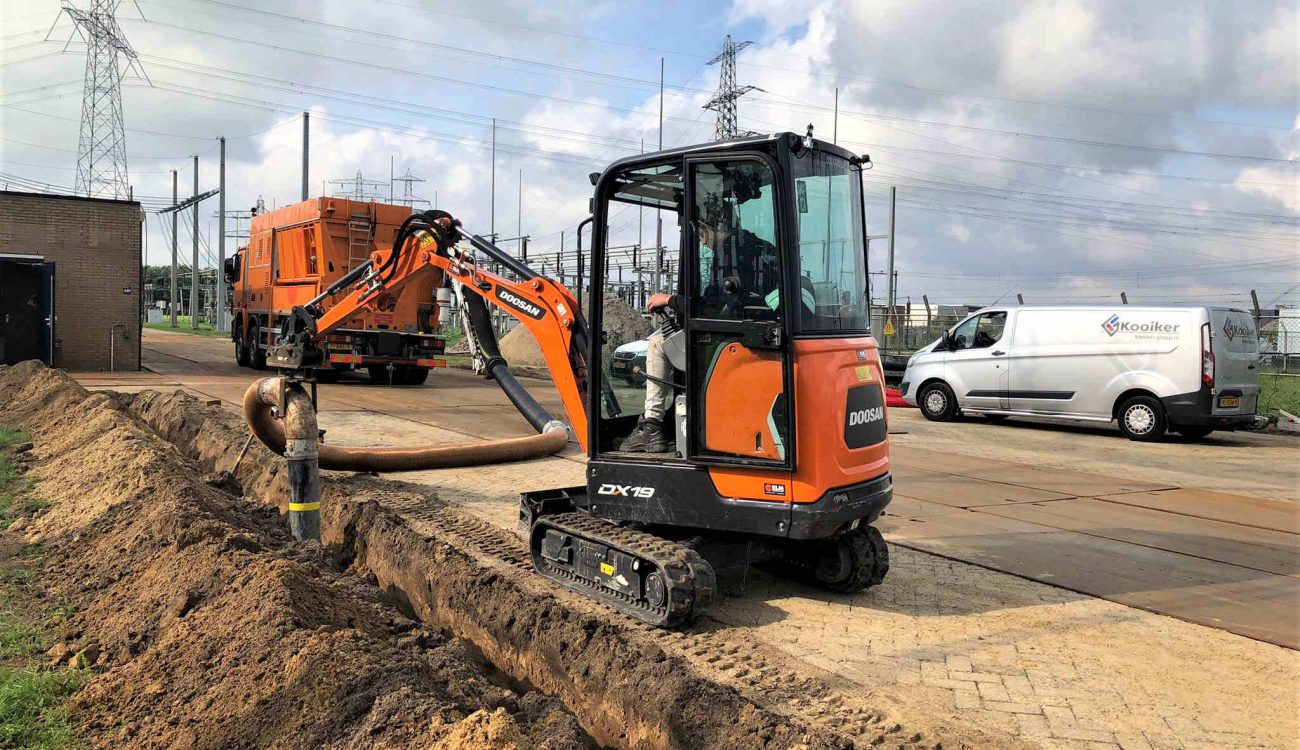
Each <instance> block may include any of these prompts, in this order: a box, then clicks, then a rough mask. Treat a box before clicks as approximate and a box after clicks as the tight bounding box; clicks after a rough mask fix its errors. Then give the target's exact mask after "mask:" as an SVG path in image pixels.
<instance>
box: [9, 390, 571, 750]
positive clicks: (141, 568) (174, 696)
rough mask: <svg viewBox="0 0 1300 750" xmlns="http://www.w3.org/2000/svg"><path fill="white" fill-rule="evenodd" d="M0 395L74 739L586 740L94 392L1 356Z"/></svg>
mask: <svg viewBox="0 0 1300 750" xmlns="http://www.w3.org/2000/svg"><path fill="white" fill-rule="evenodd" d="M0 404H3V406H0V422H4V423H8V424H15V423H17V424H25V425H28V426H29V427H30V428H31V429H32V431H33V433H34V434H35V442H36V448H35V452H36V454H37V455H38V457H39V460H38V461H37V463H36V464H35V466H34V468H33V469H32V472H33V475H34V476H35V477H36V478H37V479H38V481H39V482H40V484H39V487H40V491H41V493H42V495H43V496H44V497H46V498H48V499H50V500H52V501H54V506H53V507H52V508H51V509H50V510H49V511H47V512H45V513H43V514H41V515H40V516H38V517H37V518H36V519H34V521H33V522H32V523H30V524H29V525H28V527H27V530H26V534H27V539H28V541H29V542H33V543H39V544H42V545H44V546H45V548H46V549H47V550H48V551H49V562H48V563H47V567H46V569H45V570H44V572H43V576H42V584H43V585H44V587H45V588H46V591H47V594H48V595H49V596H52V597H57V598H58V599H59V600H61V601H66V602H68V603H69V604H70V605H71V609H72V614H70V615H67V616H66V617H65V618H64V619H63V621H62V622H60V623H59V624H58V626H57V627H58V631H59V634H60V635H61V641H60V642H59V643H58V644H56V645H55V646H54V648H52V649H51V652H50V653H51V658H52V659H53V660H55V661H62V660H65V659H68V658H71V657H72V656H73V655H74V654H76V653H78V652H80V653H81V654H82V658H83V659H85V660H87V661H89V662H90V663H91V664H92V665H93V667H94V669H95V671H96V672H97V673H98V674H97V676H96V677H94V678H93V679H91V680H90V681H89V682H88V683H87V684H86V685H85V686H84V687H83V688H82V689H81V690H79V691H78V692H77V693H76V694H75V695H74V696H73V698H72V700H71V704H70V710H71V714H72V717H73V719H74V720H75V721H76V722H77V723H78V724H79V725H80V726H81V727H82V729H83V732H84V735H85V740H86V744H87V746H88V747H90V748H122V747H140V748H214V749H215V748H319V747H327V748H349V749H351V748H358V749H359V748H404V747H416V746H418V747H428V748H440V749H444V748H445V749H450V748H513V749H518V750H524V749H525V748H534V747H547V748H554V749H556V750H558V749H559V748H571V747H595V745H594V744H593V743H592V742H591V741H590V739H589V738H588V737H587V736H586V734H585V732H584V731H583V730H582V729H581V727H580V726H579V724H578V722H577V720H576V719H575V718H574V717H573V716H572V714H570V713H569V712H568V711H567V710H565V708H564V707H563V705H562V704H561V703H560V702H559V701H557V700H555V699H554V698H550V697H547V696H545V695H543V694H541V693H538V692H535V691H527V690H514V689H511V688H509V687H504V686H501V685H498V684H496V682H494V680H493V678H492V672H491V670H490V669H489V668H488V667H486V666H485V665H484V664H483V663H482V662H481V659H480V658H479V657H478V656H477V655H476V652H475V650H474V649H473V648H472V647H468V646H467V645H466V643H465V642H464V641H462V640H460V639H457V638H454V637H449V636H447V635H444V634H442V633H439V632H437V631H435V630H433V629H430V628H428V627H426V626H424V625H422V624H421V623H419V622H417V621H415V620H412V619H411V618H409V617H407V616H405V615H403V614H402V613H401V612H400V611H399V609H398V608H397V607H396V606H394V604H395V603H394V602H393V601H392V600H391V599H389V598H388V597H386V596H384V595H383V594H381V592H380V591H379V589H377V588H376V587H375V586H373V585H371V584H369V583H367V582H365V581H364V580H363V579H361V578H360V577H358V576H356V575H354V574H348V573H344V572H340V571H339V570H337V569H336V568H335V567H334V566H332V565H330V564H329V561H328V560H327V559H326V556H325V555H324V554H323V553H322V550H321V548H320V547H319V546H315V547H312V546H308V547H302V546H299V545H295V544H293V543H292V540H290V539H288V538H287V533H286V531H285V528H284V524H283V522H282V521H281V519H280V518H279V515H278V514H277V513H276V512H275V511H274V509H272V508H268V507H267V506H265V505H263V504H261V503H256V502H249V501H245V500H241V499H240V498H239V497H238V496H236V495H233V494H230V493H229V492H226V491H223V489H222V488H220V487H214V486H210V485H209V484H208V483H205V482H204V481H202V477H203V472H202V471H200V470H199V467H198V466H197V465H195V464H194V462H192V461H191V460H189V459H187V458H185V457H183V456H182V455H181V454H180V453H179V452H178V451H176V450H175V448H173V447H172V446H171V445H170V444H168V443H166V442H164V441H162V440H161V439H159V438H158V437H157V436H156V435H155V434H153V433H152V432H151V431H149V430H148V429H146V428H145V427H144V426H143V425H142V424H140V423H139V422H138V421H137V420H136V419H134V418H133V417H132V416H131V415H129V414H128V413H126V412H125V411H123V410H122V409H120V408H119V407H118V406H117V405H116V404H115V403H114V401H113V400H112V399H111V398H110V397H108V396H106V395H103V394H99V395H95V396H89V395H88V394H87V393H86V392H85V391H84V390H83V389H81V388H80V387H78V386H76V385H75V384H74V383H72V382H71V381H70V380H69V379H68V378H67V377H66V376H64V375H62V373H58V372H55V371H50V370H44V369H38V368H32V367H27V366H18V367H14V368H3V367H0ZM226 486H227V487H229V484H228V483H226Z"/></svg>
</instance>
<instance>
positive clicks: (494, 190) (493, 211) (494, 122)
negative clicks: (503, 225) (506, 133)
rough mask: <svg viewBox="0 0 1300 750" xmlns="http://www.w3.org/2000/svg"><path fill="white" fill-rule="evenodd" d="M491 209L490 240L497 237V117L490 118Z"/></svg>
mask: <svg viewBox="0 0 1300 750" xmlns="http://www.w3.org/2000/svg"><path fill="white" fill-rule="evenodd" d="M490 192H491V194H492V209H491V211H490V212H489V219H488V232H489V233H490V234H491V235H492V241H493V242H496V239H497V118H495V117H493V118H492V189H491V191H490Z"/></svg>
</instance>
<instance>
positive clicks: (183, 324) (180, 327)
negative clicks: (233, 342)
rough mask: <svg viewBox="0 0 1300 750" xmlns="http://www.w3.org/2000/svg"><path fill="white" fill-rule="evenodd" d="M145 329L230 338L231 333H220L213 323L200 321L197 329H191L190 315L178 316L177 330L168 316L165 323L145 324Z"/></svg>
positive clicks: (164, 317)
mask: <svg viewBox="0 0 1300 750" xmlns="http://www.w3.org/2000/svg"><path fill="white" fill-rule="evenodd" d="M144 327H145V328H152V329H154V330H155V331H174V332H176V333H190V334H193V335H195V336H210V337H212V338H230V332H229V331H218V330H216V329H214V328H213V327H212V324H211V323H205V322H203V321H199V327H198V328H197V329H194V328H190V316H188V315H177V316H176V327H175V328H172V319H171V318H170V317H168V316H163V322H161V323H145V324H144Z"/></svg>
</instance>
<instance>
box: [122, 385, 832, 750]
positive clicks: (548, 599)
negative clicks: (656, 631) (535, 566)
mask: <svg viewBox="0 0 1300 750" xmlns="http://www.w3.org/2000/svg"><path fill="white" fill-rule="evenodd" d="M121 400H122V402H123V404H124V405H125V406H126V407H127V408H128V409H129V410H130V411H131V412H132V413H134V414H136V415H137V416H139V417H140V418H141V419H142V420H143V421H144V422H145V423H146V424H148V425H150V426H151V427H152V428H153V429H155V430H156V431H157V432H158V433H159V434H160V435H162V436H163V437H165V438H166V439H168V440H169V441H171V442H173V443H174V444H175V445H177V446H178V447H179V448H180V449H181V450H182V451H183V452H185V453H187V454H188V455H191V456H194V457H195V458H196V459H198V460H199V461H200V462H201V463H202V464H203V465H204V466H205V467H206V468H208V469H209V470H212V471H215V472H230V473H232V474H233V475H234V478H235V479H236V480H237V481H238V482H239V484H240V485H241V486H242V488H243V491H244V493H245V495H248V496H252V497H257V498H259V499H262V500H263V501H265V502H268V503H274V504H277V505H280V506H283V505H284V502H285V500H284V499H285V497H286V496H287V493H286V488H285V486H284V482H285V477H284V471H283V469H282V465H283V461H282V459H280V458H279V457H277V456H274V455H273V454H272V453H271V452H270V451H268V450H265V449H264V448H262V446H260V445H258V444H257V443H256V442H255V443H254V444H253V446H252V447H251V448H250V450H249V452H248V454H247V456H246V457H245V458H244V459H243V460H242V461H241V462H240V463H239V465H238V466H237V467H236V466H234V462H235V460H236V458H237V456H238V454H239V452H240V449H241V448H242V447H243V445H244V443H245V441H246V439H247V438H246V432H245V431H244V429H243V427H242V425H241V424H240V423H239V422H238V421H237V420H236V419H234V418H233V417H232V416H231V415H229V414H228V413H227V412H225V411H223V410H221V409H220V408H218V407H212V408H205V407H203V406H202V405H200V404H198V403H197V402H196V401H195V400H194V399H192V398H190V397H187V396H184V395H180V394H159V393H152V392H145V393H141V394H138V395H134V396H123V397H121ZM386 506H401V507H403V508H408V509H409V508H412V507H418V508H422V510H421V511H420V514H421V516H422V518H423V519H424V520H426V521H431V522H433V525H435V526H436V527H438V528H440V529H445V530H446V532H447V533H446V534H445V535H442V534H438V535H428V534H427V533H420V532H417V531H416V530H415V529H413V528H412V527H411V526H410V524H408V523H407V521H406V520H405V518H403V516H402V515H399V514H398V513H396V512H393V511H392V510H390V509H389V508H388V507H386ZM321 527H322V543H323V544H324V545H325V547H326V548H327V549H329V550H331V551H332V554H334V555H335V558H336V561H337V563H338V564H339V565H340V566H344V567H349V568H351V569H353V570H355V571H357V572H360V573H363V574H365V575H367V576H371V577H373V579H374V580H375V581H376V582H377V583H378V585H379V586H380V587H381V588H383V589H384V590H385V591H386V592H388V593H389V594H390V595H391V596H392V597H394V598H395V599H399V600H400V601H401V602H402V603H403V606H405V607H409V608H410V611H411V612H413V613H414V614H415V615H416V616H418V617H419V619H420V620H421V621H423V622H425V623H427V624H429V625H432V626H434V627H435V628H438V629H440V630H443V631H445V632H448V633H453V634H455V636H457V637H458V638H461V639H463V640H465V641H467V642H468V643H470V644H472V645H473V647H474V648H475V649H477V651H478V652H479V653H481V654H482V657H483V659H484V660H485V661H486V662H487V663H489V664H490V665H492V667H493V668H494V669H497V670H500V672H501V673H503V674H504V675H506V676H507V677H508V678H509V679H510V680H511V681H512V683H513V684H515V685H518V686H528V687H531V688H534V689H536V690H539V691H541V692H543V693H545V694H547V695H551V696H555V697H557V698H559V699H560V700H562V701H563V702H564V704H565V705H566V706H567V707H568V708H569V709H570V710H571V711H572V712H573V713H574V715H575V716H576V717H577V718H578V720H579V722H580V723H581V725H582V726H583V728H584V729H585V730H586V731H587V732H588V733H589V734H590V735H591V736H592V737H593V738H594V739H595V740H596V741H597V742H599V743H600V744H602V745H605V746H609V747H617V748H706V747H707V748H747V749H749V748H754V749H760V748H772V749H773V750H775V749H776V748H809V749H811V748H847V747H852V746H853V742H852V741H851V740H850V739H848V738H847V737H845V736H844V735H842V734H839V733H836V732H830V731H826V730H823V729H818V728H814V727H810V726H807V725H805V724H803V723H802V722H799V721H797V720H792V719H791V718H788V717H785V716H781V715H778V714H776V713H773V712H772V711H769V710H767V709H764V708H762V707H760V706H759V705H757V704H755V703H753V702H752V701H749V700H747V699H745V698H744V697H742V696H741V695H740V694H739V693H737V692H736V691H735V690H734V689H733V688H731V687H728V686H726V685H723V684H720V683H718V682H716V681H714V680H711V679H707V678H705V677H704V676H702V675H700V674H699V673H698V672H697V671H696V670H694V669H693V668H692V667H691V666H690V665H689V664H687V663H685V662H684V661H683V660H681V659H679V658H676V657H674V656H670V655H669V654H667V653H665V651H664V650H663V649H662V648H660V647H659V646H658V645H656V644H655V642H654V640H653V639H648V638H645V637H643V633H642V630H643V629H640V628H637V627H635V626H629V625H627V624H624V623H621V622H615V621H612V620H611V619H610V618H609V617H605V616H602V615H603V614H604V613H603V610H599V609H598V608H592V607H587V606H581V605H579V606H574V605H572V604H571V603H569V602H566V601H564V600H561V599H560V598H557V597H556V596H555V595H554V594H552V593H551V592H549V591H548V590H547V585H546V583H545V582H544V581H542V580H541V579H540V578H535V577H534V576H533V574H532V573H531V572H530V571H529V570H528V569H527V566H526V561H525V560H523V559H520V556H518V553H517V550H514V549H511V548H509V547H508V546H507V545H505V544H504V543H503V541H502V540H501V539H500V536H499V532H498V531H497V530H496V529H495V528H491V527H488V526H487V525H486V524H485V523H484V522H482V521H480V520H478V519H476V518H474V517H472V516H469V515H467V514H465V513H463V512H461V511H459V510H457V509H455V508H451V507H447V506H446V505H445V504H444V503H442V502H440V501H439V500H438V499H437V497H436V496H435V495H434V494H433V493H432V492H431V491H430V490H429V489H428V488H424V487H419V486H416V485H409V484H404V483H400V482H394V481H389V480H380V479H377V478H375V477H371V476H365V475H343V474H339V473H333V472H325V476H324V477H323V479H322V501H321ZM480 553H488V555H491V556H492V557H493V558H495V559H486V560H485V559H484V557H483V556H482V555H481V554H480ZM593 609H594V610H595V611H593Z"/></svg>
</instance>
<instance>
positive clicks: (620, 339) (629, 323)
mask: <svg viewBox="0 0 1300 750" xmlns="http://www.w3.org/2000/svg"><path fill="white" fill-rule="evenodd" d="M601 316H602V320H601V327H602V328H603V329H604V331H605V346H606V351H613V350H614V349H617V348H618V347H620V346H622V345H624V344H626V343H628V342H629V341H637V340H638V339H643V338H645V337H646V336H649V335H650V332H651V331H653V330H654V326H653V325H652V324H651V323H650V321H649V320H647V319H646V318H645V317H644V316H643V315H642V314H641V313H640V312H638V311H637V310H636V308H634V307H632V306H631V305H629V304H628V303H626V302H624V301H623V299H622V298H621V297H619V296H618V295H616V294H606V295H605V305H604V308H603V309H602V311H601ZM500 346H501V356H503V357H505V358H506V361H507V362H509V363H510V364H511V365H524V366H527V367H545V366H546V360H545V359H543V358H542V349H541V347H540V346H538V345H537V339H535V338H534V337H533V334H532V333H531V332H529V330H528V329H527V328H526V327H524V326H522V325H520V326H515V328H514V329H513V330H512V331H510V332H509V333H507V334H506V335H505V336H502V337H501V343H500Z"/></svg>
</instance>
